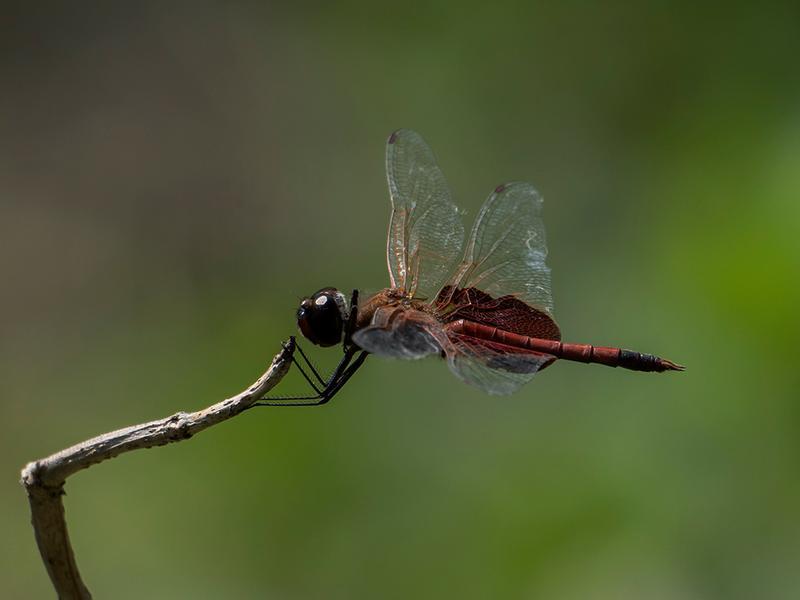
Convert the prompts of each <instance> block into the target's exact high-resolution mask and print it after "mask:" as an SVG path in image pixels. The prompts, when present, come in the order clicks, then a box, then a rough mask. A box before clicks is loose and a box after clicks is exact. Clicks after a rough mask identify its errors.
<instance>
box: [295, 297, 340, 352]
mask: <svg viewBox="0 0 800 600" xmlns="http://www.w3.org/2000/svg"><path fill="white" fill-rule="evenodd" d="M340 296H342V294H341V293H340V292H338V291H337V290H335V289H333V288H323V289H321V290H320V291H318V292H317V293H316V294H314V295H313V296H311V297H310V298H305V299H304V300H303V301H302V302H301V303H300V308H298V309H297V324H298V325H299V326H300V331H301V332H302V333H303V335H304V336H305V337H306V339H308V341H310V342H311V343H312V344H316V345H317V346H323V347H326V346H335V345H336V344H338V343H339V342H341V340H342V331H343V329H344V316H343V312H344V311H343V305H342V299H341V298H340Z"/></svg>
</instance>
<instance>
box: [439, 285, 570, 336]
mask: <svg viewBox="0 0 800 600" xmlns="http://www.w3.org/2000/svg"><path fill="white" fill-rule="evenodd" d="M435 306H436V312H437V316H439V318H441V319H442V320H443V322H445V323H449V322H451V321H457V320H459V319H465V320H467V321H473V322H474V323H481V324H483V325H491V326H492V327H497V328H498V329H502V330H504V331H510V332H513V333H519V334H520V335H527V336H530V337H535V338H541V339H545V340H557V341H558V340H561V331H560V330H559V329H558V325H556V322H555V321H554V320H553V318H552V317H551V316H550V315H548V314H547V313H545V312H543V311H541V310H538V309H536V308H534V307H532V306H530V305H528V304H526V303H525V302H523V301H522V300H519V299H518V298H516V297H514V296H501V297H500V298H492V296H490V295H489V294H487V293H486V292H483V291H481V290H478V289H475V288H467V289H453V288H452V287H450V286H446V287H445V288H444V289H443V290H442V291H441V292H440V293H439V296H438V297H437V299H436V302H435Z"/></svg>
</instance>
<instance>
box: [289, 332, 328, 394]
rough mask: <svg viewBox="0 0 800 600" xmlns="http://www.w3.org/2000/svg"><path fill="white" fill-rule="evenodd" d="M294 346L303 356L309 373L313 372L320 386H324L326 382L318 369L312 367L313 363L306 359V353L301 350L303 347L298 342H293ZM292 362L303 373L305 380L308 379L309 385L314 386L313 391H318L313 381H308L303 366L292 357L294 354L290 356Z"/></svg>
mask: <svg viewBox="0 0 800 600" xmlns="http://www.w3.org/2000/svg"><path fill="white" fill-rule="evenodd" d="M295 347H296V349H297V350H298V352H300V356H301V357H302V358H303V362H305V363H306V366H308V368H309V370H310V371H311V373H313V375H314V377H315V378H316V381H317V383H318V384H319V385H320V387H323V388H324V387H325V385H326V383H327V382H326V381H325V380H324V379H323V378H322V376H321V375H320V374H319V371H317V370H316V369H315V368H314V364H313V363H312V362H311V361H310V360H309V359H308V357H307V356H306V353H305V352H303V349H302V348H301V347H300V344H297V343H295ZM292 362H294V364H295V365H297V369H298V370H299V371H300V372H301V373H302V374H303V376H304V377H305V380H306V381H308V383H309V385H311V387H312V388H314V391H316V392H319V390H318V389H317V386H316V385H314V383H313V382H311V381H310V378H309V377H307V376H306V374H305V372H304V371H303V368H302V367H301V366H300V363H299V362H298V361H297V360H296V359H295V358H294V356H292Z"/></svg>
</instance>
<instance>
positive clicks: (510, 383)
mask: <svg viewBox="0 0 800 600" xmlns="http://www.w3.org/2000/svg"><path fill="white" fill-rule="evenodd" d="M449 341H450V344H449V346H448V348H447V364H448V366H449V367H450V370H451V371H452V372H453V373H454V374H455V375H456V377H458V378H459V379H461V380H462V381H463V382H465V383H467V384H469V385H471V386H474V387H477V388H479V389H481V390H483V391H484V392H486V393H488V394H493V395H500V396H504V395H507V394H511V393H513V392H515V391H517V390H518V389H519V388H520V387H522V386H523V385H525V384H526V383H528V382H529V381H530V380H531V379H533V376H534V375H536V373H538V372H539V371H540V370H542V369H544V368H545V367H546V366H548V365H549V364H551V363H552V362H553V361H554V360H556V357H555V356H552V355H550V354H542V353H539V352H532V351H528V352H508V351H507V348H504V347H502V346H501V345H499V344H493V343H491V342H485V341H483V340H478V339H476V338H471V337H469V336H462V335H450V336H449Z"/></svg>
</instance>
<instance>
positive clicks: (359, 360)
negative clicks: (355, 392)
mask: <svg viewBox="0 0 800 600" xmlns="http://www.w3.org/2000/svg"><path fill="white" fill-rule="evenodd" d="M357 353H358V349H355V348H351V349H348V351H347V352H346V353H345V355H344V356H343V357H342V360H341V361H340V362H339V365H338V366H337V367H336V370H335V371H334V372H333V373H332V374H331V376H330V378H329V379H328V381H327V383H326V384H325V387H324V389H322V390H318V389H317V388H316V386H313V384H312V387H313V388H314V391H315V392H316V394H315V395H314V396H276V397H272V398H262V399H261V400H259V401H258V402H255V403H254V404H252V405H251V406H250V408H253V407H254V406H319V405H321V404H325V403H327V402H330V400H331V398H333V397H334V396H335V395H336V393H337V392H338V391H339V390H340V389H342V386H343V385H344V384H345V383H347V380H348V379H350V377H352V376H353V373H355V372H356V371H357V370H358V369H359V367H361V365H362V364H364V360H366V358H367V354H368V353H367V352H364V351H361V352H360V354H359V356H358V357H356V358H355V360H353V358H354V357H355V356H356V354H357ZM295 364H297V363H295ZM307 381H308V379H307ZM309 383H311V382H310V381H309Z"/></svg>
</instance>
